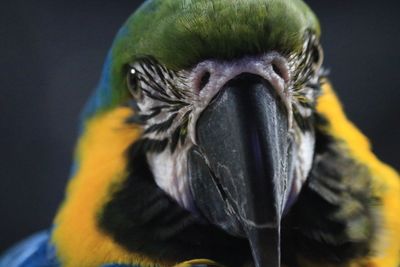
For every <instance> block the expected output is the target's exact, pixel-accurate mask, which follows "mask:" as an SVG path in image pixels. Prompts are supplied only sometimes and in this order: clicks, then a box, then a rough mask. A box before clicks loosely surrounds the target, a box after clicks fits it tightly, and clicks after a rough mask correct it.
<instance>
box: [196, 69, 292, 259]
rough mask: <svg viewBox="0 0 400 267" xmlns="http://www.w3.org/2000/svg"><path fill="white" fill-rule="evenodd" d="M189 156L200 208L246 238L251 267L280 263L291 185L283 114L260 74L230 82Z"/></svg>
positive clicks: (203, 120) (201, 124)
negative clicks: (283, 227)
mask: <svg viewBox="0 0 400 267" xmlns="http://www.w3.org/2000/svg"><path fill="white" fill-rule="evenodd" d="M196 129H197V133H196V134H197V137H196V138H197V146H195V147H193V148H192V150H191V151H190V156H189V172H190V177H191V190H192V194H193V197H194V201H195V203H196V205H197V208H198V209H199V212H200V213H201V214H202V215H203V216H204V217H205V218H206V219H207V220H209V221H210V222H211V223H213V224H216V225H218V226H219V227H221V228H223V229H224V230H225V231H226V232H228V233H230V234H232V235H235V236H239V237H243V238H247V239H248V241H249V243H250V247H251V249H252V255H253V260H254V265H255V266H256V267H280V266H281V265H280V264H281V258H280V257H281V256H280V255H281V252H280V230H281V229H280V224H281V218H282V214H283V210H284V207H285V205H286V202H287V199H288V195H289V192H290V185H291V183H292V166H291V165H292V164H291V163H292V152H291V141H290V140H291V139H290V138H289V134H288V116H287V111H286V110H285V108H284V105H283V102H282V99H280V98H279V96H278V94H277V93H276V91H275V89H274V88H273V87H272V86H271V85H270V84H269V83H268V81H266V80H265V79H263V78H262V77H260V76H257V75H252V74H241V75H239V76H238V77H236V78H235V79H233V80H231V81H229V82H228V83H227V84H226V85H225V86H224V87H223V88H222V89H221V91H220V93H219V94H218V95H217V96H216V97H215V98H214V100H213V101H212V102H211V103H210V105H209V106H208V107H207V109H206V110H204V112H203V113H202V115H201V116H200V118H199V120H198V122H197V128H196Z"/></svg>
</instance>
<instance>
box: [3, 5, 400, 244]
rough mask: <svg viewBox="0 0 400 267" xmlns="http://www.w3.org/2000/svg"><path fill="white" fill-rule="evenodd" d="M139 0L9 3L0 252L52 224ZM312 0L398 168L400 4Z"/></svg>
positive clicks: (350, 105)
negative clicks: (86, 120)
mask: <svg viewBox="0 0 400 267" xmlns="http://www.w3.org/2000/svg"><path fill="white" fill-rule="evenodd" d="M140 2H142V1H135V0H118V1H113V0H95V1H94V0H93V1H76V0H75V1H73V0H68V1H67V0H57V1H55V0H41V1H36V0H12V1H11V0H6V1H5V0H1V3H0V51H1V55H0V251H1V250H3V249H4V248H6V247H7V246H9V245H11V244H12V243H13V242H15V241H17V240H19V239H21V238H23V237H24V236H26V235H28V234H31V233H33V232H35V231H37V230H40V229H43V228H46V227H48V226H49V225H51V221H52V218H53V216H54V213H55V211H56V209H57V207H58V205H59V203H60V201H61V200H62V197H63V194H64V187H65V183H66V181H67V179H68V174H69V166H70V163H71V157H72V156H71V155H72V152H73V146H74V143H75V138H76V133H77V122H78V114H79V112H80V110H81V108H82V106H83V105H84V103H85V101H86V99H87V97H88V96H89V94H90V92H91V91H92V89H93V88H94V86H95V85H96V83H97V80H98V78H99V75H100V71H101V68H102V63H103V59H104V57H105V55H106V52H107V50H108V48H109V46H110V44H111V41H112V39H113V37H114V34H115V33H116V31H117V30H118V28H119V27H120V25H121V24H122V23H123V22H124V21H125V19H126V18H127V17H128V16H129V15H130V13H131V12H132V11H133V10H134V9H135V8H136V7H137V5H138V4H139V3H140ZM307 2H308V3H309V4H310V5H311V6H312V8H313V9H314V11H315V12H316V13H317V15H318V16H319V18H320V21H321V24H322V29H323V44H324V48H325V58H326V61H325V65H326V66H327V67H329V69H330V70H331V79H332V80H333V82H334V85H335V87H336V89H337V91H338V93H339V95H340V97H341V99H342V100H343V103H344V105H345V107H346V110H347V114H348V115H349V117H350V118H351V119H352V120H353V121H354V122H355V123H356V124H357V125H358V126H359V127H360V128H361V129H362V130H363V131H364V132H365V133H366V134H367V135H368V136H369V137H370V138H371V140H372V142H373V145H374V150H375V151H376V153H377V154H378V156H379V157H380V158H382V159H383V160H384V161H386V162H388V163H390V164H392V165H394V166H395V167H396V168H397V169H399V168H400V157H399V156H398V151H400V142H399V139H398V138H399V137H400V126H399V124H400V118H399V117H400V106H399V102H400V77H399V76H400V73H399V71H400V51H399V48H400V21H399V18H398V10H399V7H400V4H399V1H395V0H385V1H380V2H377V1H366V0H364V1H361V0H352V1H349V0H334V1H333V0H330V1H321V0H308V1H307Z"/></svg>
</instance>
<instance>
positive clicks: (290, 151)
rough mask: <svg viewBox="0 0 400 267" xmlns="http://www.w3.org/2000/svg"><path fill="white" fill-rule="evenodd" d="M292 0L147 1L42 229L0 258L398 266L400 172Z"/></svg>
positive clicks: (135, 265)
mask: <svg viewBox="0 0 400 267" xmlns="http://www.w3.org/2000/svg"><path fill="white" fill-rule="evenodd" d="M319 39H320V26H319V23H318V20H317V18H316V16H315V15H314V14H313V13H312V11H311V10H310V9H309V7H308V6H307V5H306V4H305V3H303V2H302V1H301V0H212V1H210V0H148V1H146V2H145V3H144V4H143V5H142V6H141V7H140V8H139V10H138V11H137V12H135V13H134V15H132V16H131V17H130V18H129V19H128V21H127V22H126V24H125V25H124V26H123V27H122V29H121V30H120V31H119V33H118V35H117V37H116V40H115V41H114V44H113V46H112V48H111V50H110V52H109V54H108V56H107V59H106V63H105V67H104V71H103V73H102V78H101V80H100V82H99V85H98V87H97V90H96V91H95V93H94V95H93V96H92V97H91V99H90V101H89V103H88V104H87V107H86V109H85V111H84V113H83V119H82V124H81V135H80V138H79V141H78V144H77V149H76V155H75V162H74V166H73V174H72V178H71V180H70V182H69V185H68V189H67V192H66V197H65V200H64V202H63V203H62V205H61V207H60V209H59V211H58V213H57V215H56V217H55V220H54V224H53V226H52V227H51V229H50V230H48V231H45V232H42V233H39V234H37V235H35V236H33V237H31V238H29V239H27V240H26V241H24V242H23V243H21V244H19V245H17V246H16V247H14V248H12V249H11V250H9V251H8V252H7V253H6V254H5V255H4V256H3V258H2V259H1V260H0V266H1V267H27V266H30V267H56V266H63V267H116V266H120V267H121V266H131V267H150V266H152V267H170V266H180V267H188V266H226V267H245V266H255V267H280V266H287V267H296V266H298V267H314V266H323V267H324V266H326V267H334V266H340V267H367V266H368V267H398V266H399V264H400V216H399V213H400V180H399V175H398V174H397V173H396V171H395V170H393V169H391V168H390V167H388V166H386V165H385V164H384V163H382V162H380V161H379V160H378V159H377V157H376V156H375V155H374V154H373V153H372V152H371V149H370V145H369V142H368V141H367V139H366V138H365V137H364V136H363V134H362V133H361V132H360V131H359V130H358V129H357V128H356V127H355V126H354V125H353V124H352V123H351V122H350V121H349V120H348V119H347V118H346V116H345V114H344V112H343V109H342V107H341V104H340V102H339V100H338V98H337V97H336V95H335V93H334V91H333V89H332V87H331V85H330V82H329V80H328V78H327V73H326V71H325V70H324V68H323V67H322V63H323V52H322V48H321V45H320V41H319Z"/></svg>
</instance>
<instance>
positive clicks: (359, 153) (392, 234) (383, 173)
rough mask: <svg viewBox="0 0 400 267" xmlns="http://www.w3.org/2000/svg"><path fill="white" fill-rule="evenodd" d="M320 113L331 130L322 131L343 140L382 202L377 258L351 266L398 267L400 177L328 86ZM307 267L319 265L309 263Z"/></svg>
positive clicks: (375, 248) (363, 260) (319, 108)
mask: <svg viewBox="0 0 400 267" xmlns="http://www.w3.org/2000/svg"><path fill="white" fill-rule="evenodd" d="M317 111H318V113H320V114H322V115H323V116H324V117H325V118H327V119H328V121H329V124H328V126H327V128H326V129H322V130H323V131H325V132H327V133H329V134H330V135H332V136H333V137H335V138H336V139H338V140H342V141H343V145H344V146H346V148H347V149H348V150H349V152H350V153H351V155H352V156H353V157H354V158H355V159H357V160H358V161H359V162H361V163H363V164H365V165H366V166H367V167H368V168H369V170H370V172H371V174H372V176H373V181H372V186H373V192H374V196H375V197H377V198H379V199H380V200H381V205H382V207H381V209H382V215H383V220H382V221H381V222H380V226H381V227H380V228H381V231H380V232H379V233H378V238H377V240H376V243H375V244H374V245H373V249H374V251H373V253H374V255H372V256H371V257H370V258H367V259H361V260H357V261H355V262H352V263H351V264H350V265H348V266H349V267H398V266H399V262H400V216H399V214H400V177H399V175H398V173H396V171H395V170H393V169H392V168H390V167H389V166H387V165H386V164H384V163H382V162H381V161H380V160H379V159H378V158H377V157H376V156H375V155H374V154H373V153H372V152H371V147H370V144H369V141H368V139H367V138H366V137H365V136H364V135H363V134H362V133H361V132H360V131H359V130H358V129H357V128H356V127H355V126H354V125H353V124H352V123H351V122H350V121H349V120H348V119H347V117H346V115H345V114H344V112H343V108H342V106H341V105H340V102H339V100H338V98H337V97H336V95H335V93H334V92H333V90H332V88H331V85H330V84H329V83H328V82H327V83H325V85H324V86H323V94H322V95H321V97H320V98H319V101H318V105H317ZM302 266H303V265H302ZM304 266H316V265H312V264H309V263H308V264H304ZM326 266H331V265H326ZM332 266H333V265H332ZM340 266H342V265H340Z"/></svg>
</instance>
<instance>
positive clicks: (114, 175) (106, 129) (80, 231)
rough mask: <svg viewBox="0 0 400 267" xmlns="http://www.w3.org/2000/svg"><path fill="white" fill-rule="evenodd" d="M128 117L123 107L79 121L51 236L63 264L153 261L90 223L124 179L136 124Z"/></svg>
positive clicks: (83, 265)
mask: <svg viewBox="0 0 400 267" xmlns="http://www.w3.org/2000/svg"><path fill="white" fill-rule="evenodd" d="M131 115H132V111H131V110H130V109H129V108H117V109H115V110H113V111H111V112H108V113H102V114H100V115H98V116H96V117H95V118H93V119H91V120H90V121H89V122H87V124H86V125H85V132H84V134H83V136H82V137H81V139H80V141H79V143H78V147H77V152H76V153H77V158H78V162H79V163H80V165H79V166H78V170H77V172H76V175H75V177H73V179H72V180H71V182H70V184H69V186H68V190H67V198H66V201H65V203H63V205H62V207H61V209H60V211H59V213H58V215H57V217H56V219H55V229H54V232H53V236H52V241H53V243H54V244H55V246H56V248H57V252H58V256H59V257H60V259H61V263H62V266H64V267H97V266H101V265H103V264H106V263H120V264H141V266H154V265H155V264H156V263H157V262H154V261H152V260H150V259H148V258H146V257H144V256H142V255H140V254H137V253H131V252H128V251H126V250H125V249H124V248H122V247H120V246H118V245H117V244H116V243H115V242H113V240H112V239H111V238H110V237H109V236H107V235H106V234H105V233H103V232H101V231H100V230H99V229H98V227H97V225H96V215H97V212H98V211H99V210H100V207H102V205H104V203H105V202H106V201H107V200H108V198H109V196H110V187H111V186H112V185H114V184H116V183H120V182H121V181H122V180H123V179H124V178H125V177H126V170H125V167H126V161H127V159H126V157H125V152H126V150H127V149H128V147H129V146H130V145H131V144H132V143H133V142H134V140H136V139H137V138H138V137H139V135H140V130H139V129H138V128H135V127H133V126H132V125H128V124H126V123H125V120H126V119H127V118H128V117H129V116H131ZM160 264H161V263H160ZM164 264H165V263H164ZM171 265H173V263H171V264H168V266H171ZM160 266H164V265H160Z"/></svg>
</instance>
